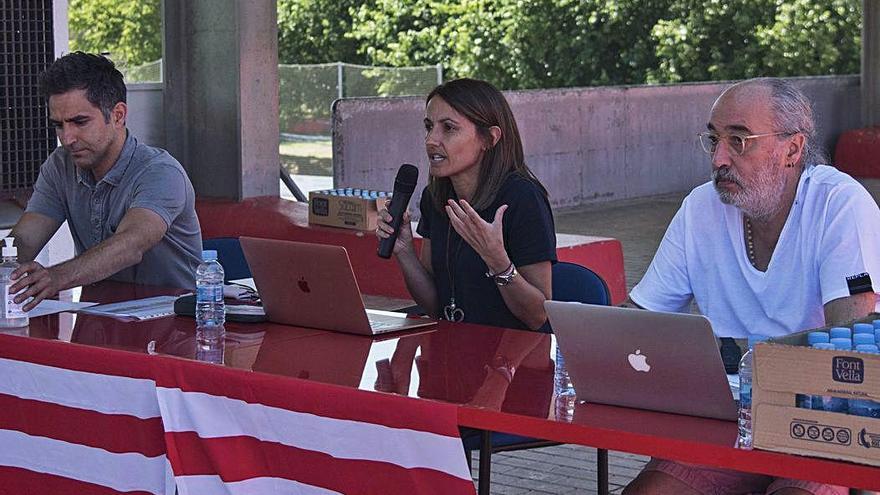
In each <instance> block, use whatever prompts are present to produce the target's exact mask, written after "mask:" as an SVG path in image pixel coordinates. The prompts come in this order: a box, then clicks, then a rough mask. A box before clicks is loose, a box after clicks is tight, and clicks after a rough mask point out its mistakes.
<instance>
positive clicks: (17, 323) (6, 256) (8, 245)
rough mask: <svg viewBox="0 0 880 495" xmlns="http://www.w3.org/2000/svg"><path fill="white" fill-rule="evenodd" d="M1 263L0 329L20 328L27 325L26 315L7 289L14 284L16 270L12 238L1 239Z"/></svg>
mask: <svg viewBox="0 0 880 495" xmlns="http://www.w3.org/2000/svg"><path fill="white" fill-rule="evenodd" d="M3 242H4V244H5V245H4V246H3V249H2V255H3V262H2V264H0V309H2V311H0V328H21V327H26V326H27V325H28V315H27V313H25V312H24V311H22V310H21V304H16V302H15V301H14V298H15V294H13V293H11V292H10V291H9V288H10V287H11V286H12V285H13V284H15V282H14V281H13V280H12V272H14V271H15V270H16V269H18V266H19V265H18V248H16V247H15V246H13V245H12V243H13V242H15V239H14V238H13V237H7V238H5V239H3Z"/></svg>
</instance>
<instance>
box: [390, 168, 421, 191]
mask: <svg viewBox="0 0 880 495" xmlns="http://www.w3.org/2000/svg"><path fill="white" fill-rule="evenodd" d="M418 180H419V169H418V168H417V167H416V166H415V165H410V164H409V163H404V164H403V165H401V166H400V168H399V169H398V170H397V177H395V178H394V191H395V192H402V193H412V192H413V191H414V190H415V189H416V182H418Z"/></svg>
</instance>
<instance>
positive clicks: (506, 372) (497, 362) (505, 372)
mask: <svg viewBox="0 0 880 495" xmlns="http://www.w3.org/2000/svg"><path fill="white" fill-rule="evenodd" d="M484 369H485V370H486V371H487V372H488V371H490V370H493V371H495V372H496V373H498V374H500V375H501V376H502V377H503V378H504V380H505V381H507V383H510V382H512V381H513V375H514V374H515V373H516V367H515V366H513V365H512V364H511V363H510V361H508V360H507V358H505V357H502V356H495V357H494V358H493V359H492V364H487V365H486V366H485V367H484Z"/></svg>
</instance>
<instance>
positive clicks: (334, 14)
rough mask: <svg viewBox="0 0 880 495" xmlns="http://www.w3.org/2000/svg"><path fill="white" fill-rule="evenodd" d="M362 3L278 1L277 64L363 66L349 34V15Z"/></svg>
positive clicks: (355, 0)
mask: <svg viewBox="0 0 880 495" xmlns="http://www.w3.org/2000/svg"><path fill="white" fill-rule="evenodd" d="M369 3H370V2H369V1H367V2H364V0H278V62H279V63H282V64H321V63H325V62H349V63H356V64H357V63H364V62H366V58H365V57H364V56H363V55H361V54H360V53H359V52H358V47H359V46H358V43H357V41H355V40H354V39H352V38H350V37H347V36H346V34H347V33H348V32H349V31H350V30H351V22H352V16H351V11H352V10H353V9H354V7H357V6H360V5H362V4H367V5H369Z"/></svg>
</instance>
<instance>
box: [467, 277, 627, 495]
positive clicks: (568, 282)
mask: <svg viewBox="0 0 880 495" xmlns="http://www.w3.org/2000/svg"><path fill="white" fill-rule="evenodd" d="M553 300H554V301H571V302H582V303H588V304H602V305H605V306H608V305H610V304H611V293H610V291H609V290H608V285H607V284H606V283H605V281H604V280H602V277H600V276H599V275H597V274H596V272H594V271H593V270H590V269H589V268H587V267H584V266H581V265H578V264H576V263H568V262H564V261H560V262H558V263H556V264H554V265H553ZM541 331H543V332H549V333H552V329H551V328H550V325H549V324H545V325H544V327H543V328H542V329H541ZM462 441H463V443H464V449H465V453H466V455H467V458H468V465H470V464H471V461H472V454H473V451H475V450H477V451H479V452H480V467H479V475H478V476H479V478H478V479H479V493H480V494H487V495H488V493H489V479H490V474H491V472H490V471H491V458H492V453H494V452H510V451H514V450H524V449H534V448H539V447H549V446H552V445H559V442H550V441H547V440H540V439H536V438H530V437H524V436H520V435H513V434H510V433H501V432H489V431H484V430H471V429H468V430H466V431H463V432H462ZM596 462H597V468H598V488H599V490H598V491H599V493H600V494H607V493H608V451H607V450H605V449H597V460H596Z"/></svg>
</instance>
